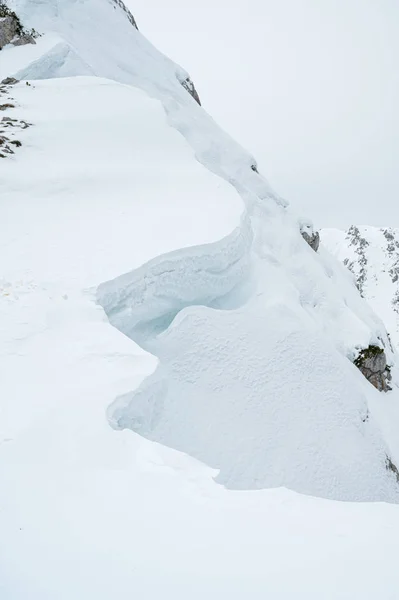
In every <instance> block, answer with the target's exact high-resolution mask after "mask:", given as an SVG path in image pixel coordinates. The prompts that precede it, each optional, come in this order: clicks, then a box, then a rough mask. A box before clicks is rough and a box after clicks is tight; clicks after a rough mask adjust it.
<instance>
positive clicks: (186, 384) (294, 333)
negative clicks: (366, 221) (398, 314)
mask: <svg viewBox="0 0 399 600" xmlns="http://www.w3.org/2000/svg"><path fill="white" fill-rule="evenodd" d="M14 6H15V8H16V9H17V10H19V11H20V14H21V16H23V19H24V21H25V22H26V24H27V26H29V27H35V28H36V29H37V30H38V31H40V32H41V33H43V34H44V35H43V36H42V37H41V38H39V39H38V40H37V44H36V45H34V46H24V47H18V48H9V47H6V48H5V49H4V50H2V51H1V57H0V59H1V60H0V65H1V75H2V76H11V75H17V74H18V73H19V76H21V74H23V75H24V76H26V77H29V83H30V85H26V82H24V81H22V82H20V83H18V84H16V85H10V86H5V91H4V94H3V96H2V99H1V101H2V102H3V98H4V99H5V100H7V103H8V104H11V105H13V106H12V107H7V108H6V109H4V115H5V116H6V118H9V119H16V121H15V122H13V121H11V122H8V123H11V125H10V128H14V127H16V125H13V124H12V123H20V122H22V121H24V122H26V123H31V124H32V125H31V126H30V127H28V128H26V129H21V130H18V141H20V142H21V144H22V146H21V147H18V148H16V149H15V154H13V155H10V156H7V158H5V159H2V160H1V161H0V193H1V196H0V197H1V202H0V273H1V278H2V281H1V289H0V342H1V345H0V354H1V361H0V368H1V374H0V385H1V386H2V390H1V394H0V399H1V403H0V407H1V418H0V470H1V473H0V481H1V484H0V485H2V486H4V493H3V489H2V493H1V500H0V530H1V532H2V535H1V537H2V541H3V543H2V544H1V545H0V592H1V593H2V597H3V596H4V597H5V598H6V599H7V600H22V599H24V600H26V598H30V599H32V600H39V599H40V600H43V599H45V600H47V599H48V600H50V599H51V600H54V598H57V600H58V599H65V600H67V599H68V600H70V599H71V598H79V597H81V596H84V597H96V598H98V599H99V600H109V598H111V597H114V596H115V595H116V596H118V597H119V598H122V599H124V598H126V599H127V598H130V597H131V595H132V593H135V594H139V595H140V597H142V598H144V599H148V600H150V599H153V598H158V597H165V598H174V599H180V598H181V599H183V598H186V597H187V595H188V590H190V597H193V598H203V597H204V596H205V595H206V596H207V597H210V598H219V597H221V596H223V597H224V596H227V597H229V598H237V599H238V598H242V597H243V596H244V595H248V592H249V594H250V596H251V598H264V597H265V595H267V592H269V593H270V594H271V595H272V596H273V598H276V599H278V598H290V597H292V596H293V594H295V593H297V591H298V589H300V590H301V593H303V595H304V596H306V597H307V598H314V599H316V598H320V597H323V598H327V599H329V598H331V599H333V598H334V599H335V598H337V597H340V598H345V597H347V598H353V597H356V595H358V596H359V597H362V598H370V600H371V599H372V598H375V597H376V594H377V593H379V596H381V593H380V587H381V583H380V582H381V578H382V577H383V578H384V586H385V588H384V589H386V590H388V592H387V596H386V597H387V598H389V597H390V596H389V594H390V595H391V597H392V594H391V591H392V593H394V590H395V589H396V588H395V586H396V577H395V576H394V573H395V569H394V557H395V552H394V551H393V549H394V547H395V544H396V540H397V538H398V534H399V512H398V507H397V506H386V505H382V504H381V505H380V504H374V505H368V504H367V505H366V504H365V505H362V506H360V507H358V506H356V505H353V504H340V503H337V502H333V501H326V500H321V499H314V498H307V497H302V496H300V495H299V494H297V493H294V492H293V491H288V490H282V489H275V490H270V489H269V490H267V491H266V490H263V491H258V492H256V493H254V492H247V491H242V492H240V493H238V492H236V491H232V490H231V489H227V488H233V489H241V490H248V489H252V490H253V489H255V488H278V487H281V486H285V487H287V488H291V490H294V491H295V492H302V493H305V494H310V495H317V496H322V497H324V498H329V499H333V500H348V501H349V500H352V501H354V500H356V501H363V502H365V501H386V502H392V503H397V502H398V499H399V486H398V482H397V479H396V476H395V473H394V464H395V462H396V461H397V460H398V458H399V452H398V448H397V447H396V446H395V441H396V435H395V429H394V427H393V424H394V423H395V422H398V421H397V420H396V421H395V419H396V416H395V407H396V404H397V403H398V388H397V382H398V373H397V366H396V362H395V360H396V355H395V353H394V352H393V351H392V350H391V348H390V344H389V340H388V338H387V335H386V331H385V328H384V326H383V324H382V322H381V321H380V320H379V319H378V318H377V317H376V316H375V314H374V313H373V312H372V310H371V309H370V308H369V306H368V304H367V303H366V302H364V301H363V300H362V298H361V297H360V295H359V294H358V291H357V289H356V287H355V285H354V283H353V280H352V277H351V275H350V273H348V272H347V270H346V269H345V268H344V267H343V266H342V265H341V264H339V262H338V261H336V260H335V259H334V258H332V257H331V256H330V254H329V253H328V252H326V251H325V250H323V249H321V250H319V252H317V253H316V252H314V251H313V250H312V249H311V248H310V246H309V245H308V244H307V243H306V242H305V241H304V239H303V238H302V236H301V233H300V229H301V228H302V229H304V228H306V227H307V225H306V223H304V222H303V221H301V220H300V219H298V218H297V217H296V216H295V215H294V214H293V213H292V212H291V211H289V210H288V209H287V207H286V203H285V202H284V201H282V200H281V199H280V198H279V197H278V196H277V195H275V194H274V193H273V191H272V190H271V189H270V188H269V186H268V184H267V182H266V181H265V180H264V179H263V177H262V176H261V175H259V174H258V173H257V172H256V171H254V170H253V169H252V168H251V166H254V165H255V162H254V159H253V157H251V156H250V155H249V154H248V153H246V152H245V151H244V150H243V149H242V148H240V147H239V146H237V145H236V144H235V143H234V142H233V141H232V140H231V139H230V138H229V137H228V136H227V135H226V134H225V133H224V132H222V131H220V130H219V129H218V127H217V126H216V125H215V123H214V122H213V121H212V119H211V118H210V117H209V116H208V115H207V114H206V112H205V111H204V110H203V109H202V108H200V106H199V105H198V104H197V103H196V102H195V100H194V99H193V98H192V97H191V96H190V94H188V93H187V91H186V89H184V87H183V86H182V85H181V81H182V79H183V80H184V78H183V77H182V76H181V71H179V68H178V67H176V66H175V65H173V64H172V63H171V62H170V61H168V60H167V59H165V58H164V57H163V56H162V55H160V54H159V53H158V52H157V51H156V50H155V49H154V48H153V47H152V46H151V45H150V44H148V42H146V41H145V40H144V38H143V37H142V36H141V34H140V33H139V32H138V31H137V29H136V28H135V27H134V26H133V25H132V23H131V20H129V19H128V18H127V16H126V14H125V13H124V11H123V10H122V9H121V7H120V6H119V3H118V4H117V5H115V3H114V2H113V1H112V0H96V2H94V0H86V1H83V2H74V1H72V0H59V1H58V2H55V1H54V2H40V1H38V0H37V1H36V2H25V1H22V0H18V2H14ZM107 32H108V34H109V35H108V37H107V35H106V33H107ZM60 45H61V46H62V48H63V50H62V53H59V47H60ZM60 57H64V58H65V57H66V59H65V60H64V59H63V58H60ZM87 65H89V67H90V72H88V71H87ZM176 73H177V74H178V76H176ZM63 75H68V77H61V76H63ZM35 76H39V79H37V80H35ZM4 127H5V125H4ZM7 131H8V129H7ZM10 135H11V134H10ZM15 135H16V134H15ZM307 229H308V230H309V231H310V227H309V226H308V227H307ZM370 344H372V345H378V346H380V347H381V348H384V349H385V354H386V357H387V360H388V362H389V365H391V367H392V375H393V384H392V385H393V390H392V391H391V392H389V393H388V394H386V395H385V394H380V393H379V392H378V391H377V390H376V389H374V388H373V387H372V386H371V385H370V383H369V382H368V381H366V379H365V378H364V377H363V375H362V374H361V373H360V371H359V370H358V369H357V368H356V367H355V366H354V365H353V364H352V362H353V360H354V359H355V357H356V356H357V355H358V353H359V351H360V350H361V349H362V348H367V347H368V346H369V345H370ZM394 417H395V418H394ZM159 442H161V443H159ZM396 444H397V442H396ZM167 446H168V447H169V448H168V447H167ZM179 451H183V452H184V453H185V454H183V453H180V452H179ZM187 455H191V456H187ZM195 459H199V460H200V461H202V463H206V466H205V465H204V464H201V463H199V462H197V461H196V460H195ZM389 467H390V468H389ZM214 478H216V482H215V481H214ZM218 483H222V484H224V487H223V486H221V485H218ZM304 538H305V542H304ZM370 540H371V542H370ZM293 542H294V543H293ZM297 543H300V545H301V548H300V552H299V551H298V547H296V546H297ZM390 547H392V552H389V549H390ZM291 548H292V549H291ZM387 554H388V557H387ZM349 560H351V566H352V567H353V568H351V570H350V573H349V574H348V570H347V565H348V561H349ZM287 565H288V567H287ZM369 566H370V568H368V567H369ZM371 567H372V568H371ZM287 568H289V570H290V574H294V575H296V576H295V577H289V578H287V577H285V576H284V575H285V573H286V569H287ZM360 572H361V573H362V576H360ZM332 573H334V584H331V586H328V588H327V589H326V580H328V579H329V578H331V577H332ZM193 583H194V586H193ZM193 587H194V589H193ZM132 590H133V591H132ZM378 590H379V591H378Z"/></svg>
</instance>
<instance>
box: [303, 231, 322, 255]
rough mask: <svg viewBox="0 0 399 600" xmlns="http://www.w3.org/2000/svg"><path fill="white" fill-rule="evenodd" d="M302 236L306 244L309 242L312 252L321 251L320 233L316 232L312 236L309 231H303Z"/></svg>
mask: <svg viewBox="0 0 399 600" xmlns="http://www.w3.org/2000/svg"><path fill="white" fill-rule="evenodd" d="M301 235H302V237H303V239H304V240H305V242H307V243H308V244H309V246H310V247H311V248H312V250H314V251H315V252H317V250H318V249H319V246H320V234H319V232H318V231H315V232H313V233H311V234H310V233H308V232H307V231H301Z"/></svg>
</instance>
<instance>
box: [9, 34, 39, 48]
mask: <svg viewBox="0 0 399 600" xmlns="http://www.w3.org/2000/svg"><path fill="white" fill-rule="evenodd" d="M11 44H12V45H13V46H26V45H27V44H36V40H35V38H34V36H33V35H32V34H31V33H24V34H23V35H21V36H20V37H17V38H16V39H15V40H13V41H12V42H11Z"/></svg>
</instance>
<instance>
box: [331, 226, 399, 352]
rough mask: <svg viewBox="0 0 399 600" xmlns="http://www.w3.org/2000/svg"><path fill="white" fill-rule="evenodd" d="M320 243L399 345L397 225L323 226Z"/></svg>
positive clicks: (398, 239) (398, 249)
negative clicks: (344, 268) (352, 279)
mask: <svg viewBox="0 0 399 600" xmlns="http://www.w3.org/2000/svg"><path fill="white" fill-rule="evenodd" d="M322 243H323V245H324V246H325V247H326V248H327V249H328V250H329V251H330V252H331V253H332V254H334V255H335V256H336V257H337V258H338V259H339V260H340V261H342V262H343V263H344V264H345V265H346V266H347V267H348V268H349V269H350V270H351V271H352V273H353V274H354V276H355V278H356V282H357V285H358V287H359V289H360V291H361V294H362V296H363V298H365V299H366V300H367V302H368V303H369V304H370V306H371V307H372V308H373V309H374V311H375V312H376V314H377V315H379V316H380V317H381V319H382V320H383V321H384V324H385V326H386V328H387V331H388V332H389V334H390V336H391V339H392V342H393V343H394V344H395V345H396V346H398V345H399V229H393V228H391V227H387V228H385V229H382V228H377V227H356V226H352V227H350V229H349V230H348V231H340V230H338V229H324V230H323V231H322Z"/></svg>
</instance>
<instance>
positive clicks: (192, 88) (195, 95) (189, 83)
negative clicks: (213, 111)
mask: <svg viewBox="0 0 399 600" xmlns="http://www.w3.org/2000/svg"><path fill="white" fill-rule="evenodd" d="M180 83H181V84H182V86H183V87H184V89H186V90H187V91H188V93H189V94H190V95H191V96H192V97H193V98H194V100H195V101H196V102H197V103H198V104H199V105H200V106H201V100H200V97H199V95H198V92H197V90H196V89H195V85H194V83H193V82H192V81H191V79H190V77H186V79H183V80H182V81H180Z"/></svg>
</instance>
